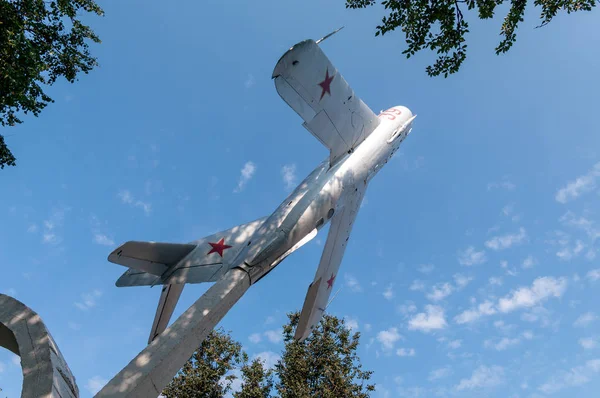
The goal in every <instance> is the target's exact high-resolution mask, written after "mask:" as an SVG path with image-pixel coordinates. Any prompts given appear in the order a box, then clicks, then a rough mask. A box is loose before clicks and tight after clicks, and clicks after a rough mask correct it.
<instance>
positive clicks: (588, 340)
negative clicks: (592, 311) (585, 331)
mask: <svg viewBox="0 0 600 398" xmlns="http://www.w3.org/2000/svg"><path fill="white" fill-rule="evenodd" d="M579 345H580V346H582V347H583V348H584V349H585V350H591V349H593V348H596V347H598V339H596V338H594V337H585V338H581V339H579Z"/></svg>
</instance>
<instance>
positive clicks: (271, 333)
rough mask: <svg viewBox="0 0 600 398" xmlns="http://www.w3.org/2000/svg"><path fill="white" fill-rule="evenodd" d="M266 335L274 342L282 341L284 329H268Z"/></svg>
mask: <svg viewBox="0 0 600 398" xmlns="http://www.w3.org/2000/svg"><path fill="white" fill-rule="evenodd" d="M264 335H265V337H266V338H267V340H269V341H270V342H271V343H274V344H277V343H280V342H281V341H282V340H283V330H267V331H266V332H265V333H264Z"/></svg>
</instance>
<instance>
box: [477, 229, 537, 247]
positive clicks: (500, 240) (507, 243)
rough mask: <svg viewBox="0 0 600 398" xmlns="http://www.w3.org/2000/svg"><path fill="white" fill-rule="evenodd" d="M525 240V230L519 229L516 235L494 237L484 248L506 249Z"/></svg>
mask: <svg viewBox="0 0 600 398" xmlns="http://www.w3.org/2000/svg"><path fill="white" fill-rule="evenodd" d="M526 239H527V232H526V231H525V228H523V227H521V228H519V232H518V233H514V234H507V235H502V236H495V237H493V238H492V239H490V240H488V241H486V242H485V246H486V247H487V248H489V249H492V250H502V249H508V248H509V247H511V246H513V245H517V244H520V243H523V242H524V241H525V240H526Z"/></svg>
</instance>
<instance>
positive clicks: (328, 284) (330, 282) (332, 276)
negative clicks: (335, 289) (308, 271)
mask: <svg viewBox="0 0 600 398" xmlns="http://www.w3.org/2000/svg"><path fill="white" fill-rule="evenodd" d="M334 280H335V275H333V274H331V278H329V280H327V289H329V288H330V287H331V286H333V281H334Z"/></svg>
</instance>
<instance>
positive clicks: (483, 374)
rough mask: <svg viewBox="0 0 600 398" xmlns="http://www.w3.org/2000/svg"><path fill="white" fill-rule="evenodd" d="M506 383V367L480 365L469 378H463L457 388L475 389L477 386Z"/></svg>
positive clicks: (493, 385)
mask: <svg viewBox="0 0 600 398" xmlns="http://www.w3.org/2000/svg"><path fill="white" fill-rule="evenodd" d="M502 383H504V368H502V367H500V366H491V367H487V366H483V365H482V366H480V367H478V368H477V369H475V370H474V371H473V374H472V375H471V377H470V378H468V379H462V380H461V381H460V382H459V383H458V385H457V386H456V390H458V391H462V390H473V389H476V388H490V387H496V386H498V385H500V384H502Z"/></svg>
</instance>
